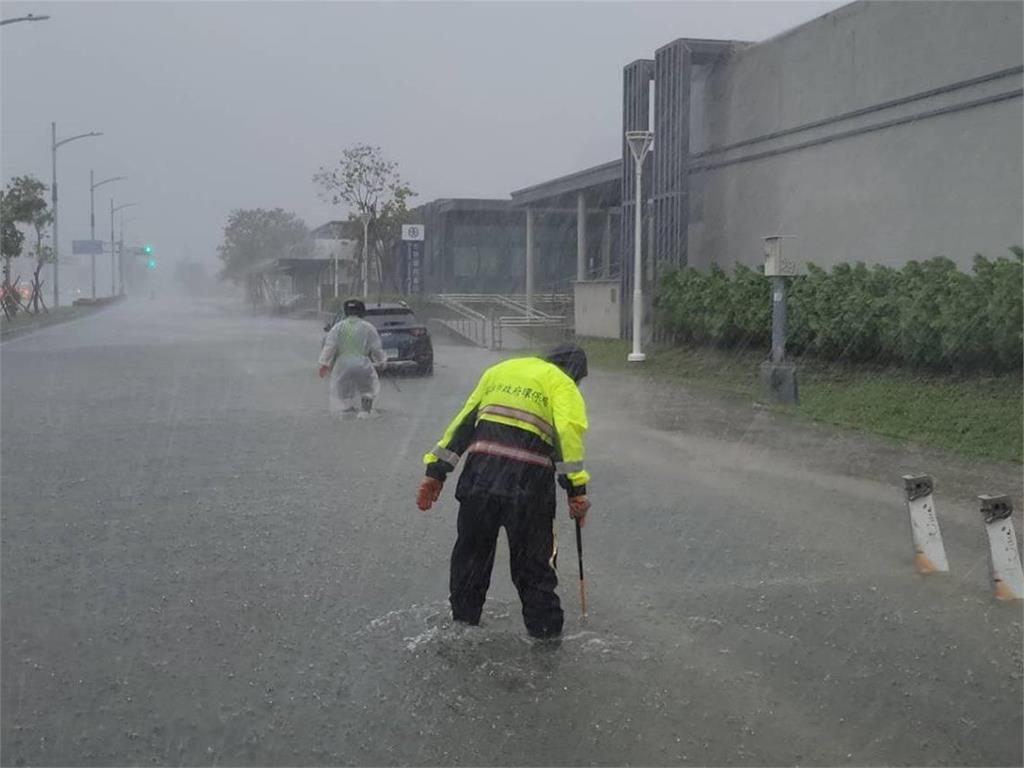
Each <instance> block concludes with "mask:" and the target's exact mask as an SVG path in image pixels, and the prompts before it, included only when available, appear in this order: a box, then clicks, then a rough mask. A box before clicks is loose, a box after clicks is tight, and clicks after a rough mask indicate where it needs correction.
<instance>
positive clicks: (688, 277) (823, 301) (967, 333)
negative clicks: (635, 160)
mask: <svg viewBox="0 0 1024 768" xmlns="http://www.w3.org/2000/svg"><path fill="white" fill-rule="evenodd" d="M1010 250H1011V255H1010V256H1008V257H1000V258H997V259H994V260H990V259H987V258H985V257H984V256H981V255H978V256H976V257H975V259H974V267H973V270H972V273H971V274H966V273H964V272H961V271H960V270H958V269H957V268H956V265H955V264H954V263H953V262H952V261H951V260H949V259H946V258H935V259H929V260H927V261H910V262H908V263H907V264H906V265H905V266H904V267H903V268H902V269H893V268H892V267H886V266H882V265H874V266H871V267H868V266H865V265H864V264H863V263H860V262H858V263H856V264H837V265H836V266H834V267H833V268H832V270H831V271H826V270H824V269H822V268H820V267H818V266H815V265H813V264H809V265H808V268H807V274H806V275H802V276H800V277H798V278H795V279H794V280H792V282H791V284H790V291H789V301H788V312H787V316H788V329H787V333H788V339H787V344H788V348H789V349H790V350H791V351H792V352H793V353H795V354H803V353H809V354H811V355H814V356H815V357H818V358H821V359H824V360H842V361H846V362H851V363H866V362H871V363H881V364H887V365H901V366H906V367H911V368H918V369H924V370H933V371H939V370H943V371H967V370H979V369H980V370H987V371H992V372H1006V371H1014V370H1020V368H1021V365H1022V363H1024V348H1022V341H1024V340H1022V328H1024V292H1022V287H1024V282H1022V278H1024V251H1022V250H1021V248H1019V247H1014V248H1011V249H1010ZM655 311H656V314H657V317H658V320H659V322H660V324H661V325H662V327H663V328H664V329H665V330H667V331H668V332H669V333H670V334H671V335H672V336H673V337H674V338H675V339H676V340H677V341H678V342H684V343H694V344H711V345H715V346H719V347H726V348H729V347H739V346H763V347H765V348H767V346H768V344H769V343H770V337H771V283H770V281H769V280H766V279H765V278H764V276H763V275H762V274H761V273H760V271H759V270H753V269H750V268H749V267H745V266H737V267H736V268H735V270H734V272H733V274H732V275H731V276H730V275H727V274H726V273H725V272H723V271H722V270H721V269H719V268H717V267H715V268H712V269H711V271H710V272H702V271H699V270H696V269H691V268H686V269H682V270H677V271H674V272H670V273H669V274H667V275H666V276H665V277H664V279H663V280H662V282H661V285H660V287H659V292H658V295H657V296H656V298H655Z"/></svg>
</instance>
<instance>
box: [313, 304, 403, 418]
mask: <svg viewBox="0 0 1024 768" xmlns="http://www.w3.org/2000/svg"><path fill="white" fill-rule="evenodd" d="M343 310H344V313H345V317H344V318H343V319H342V320H341V321H339V322H338V323H337V324H336V325H335V326H334V327H333V328H331V330H330V331H329V332H328V334H327V338H326V339H325V340H324V346H323V349H322V350H321V351H320V378H321V379H322V378H325V377H326V376H327V374H328V373H329V374H331V386H330V395H329V398H328V407H329V408H330V412H331V415H333V416H338V417H341V416H344V415H345V414H357V418H360V419H367V418H369V417H370V416H371V415H372V414H373V401H374V400H376V398H377V395H378V394H380V379H379V378H378V376H377V369H378V368H379V369H381V370H383V369H384V367H385V365H386V364H387V362H386V361H387V356H386V355H385V354H384V350H383V349H382V348H381V345H380V335H379V334H378V333H377V329H376V328H374V327H373V326H372V325H370V323H368V322H366V321H365V320H363V316H364V315H365V314H366V305H365V304H364V303H363V302H362V301H360V300H359V299H349V300H348V301H346V302H345V304H344V305H343Z"/></svg>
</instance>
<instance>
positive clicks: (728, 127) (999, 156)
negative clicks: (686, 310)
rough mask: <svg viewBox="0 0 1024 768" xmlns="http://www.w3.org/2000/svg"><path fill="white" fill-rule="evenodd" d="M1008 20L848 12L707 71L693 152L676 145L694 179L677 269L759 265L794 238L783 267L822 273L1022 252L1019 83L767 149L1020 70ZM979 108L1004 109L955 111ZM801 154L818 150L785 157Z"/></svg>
mask: <svg viewBox="0 0 1024 768" xmlns="http://www.w3.org/2000/svg"><path fill="white" fill-rule="evenodd" d="M1022 7H1024V6H1022V5H1021V4H1020V3H1008V2H1007V3H1003V2H862V3H855V4H853V5H850V6H847V7H845V8H842V9H840V10H839V11H837V12H835V13H832V14H829V15H827V16H824V17H822V18H820V19H817V20H815V21H813V22H811V23H809V24H806V25H804V26H802V27H799V28H797V29H795V30H792V31H790V32H788V33H786V34H784V35H781V36H779V37H777V38H774V39H772V40H769V41H766V42H764V43H760V44H757V45H753V46H750V47H748V48H746V49H743V50H741V51H739V52H737V53H735V54H733V55H732V56H730V57H729V59H728V60H727V61H726V62H725V63H723V64H721V65H718V66H716V67H714V68H713V69H712V70H711V71H710V72H709V74H708V78H707V83H706V87H705V98H706V103H705V104H704V105H703V114H704V118H703V119H704V135H705V137H706V141H705V145H704V146H701V147H695V146H691V151H693V152H696V153H700V154H698V155H696V156H695V157H694V158H693V163H694V165H695V166H697V167H698V168H699V167H700V166H701V165H705V166H707V170H705V171H703V172H700V171H698V172H697V173H696V174H695V175H697V176H699V177H700V178H697V179H694V178H693V176H691V181H694V182H695V183H694V184H693V189H692V190H691V195H692V206H691V227H690V232H689V238H690V241H689V254H690V264H692V265H693V266H700V267H706V266H708V265H709V264H711V263H718V264H719V265H721V266H723V267H728V266H729V265H731V264H733V263H736V262H742V263H746V264H758V263H760V262H761V259H762V256H761V254H762V247H761V238H762V237H763V236H764V235H768V234H783V235H793V236H795V237H796V238H797V239H796V240H794V241H793V243H792V247H793V249H794V251H795V254H796V255H797V256H798V257H799V258H801V259H804V260H811V261H814V262H815V263H818V264H821V265H823V266H828V265H831V264H834V263H837V262H842V261H858V260H862V261H866V262H880V263H885V264H890V265H900V264H902V263H904V262H906V261H907V260H909V259H920V258H929V257H932V256H937V255H946V256H949V257H951V258H953V259H954V260H956V261H957V263H958V264H960V265H961V266H962V267H963V268H969V266H970V262H971V259H972V258H973V255H974V254H975V253H977V252H983V253H986V254H988V255H1002V254H1004V253H1005V252H1006V249H1007V248H1008V247H1009V246H1010V245H1016V244H1021V242H1022V233H1021V227H1022V218H1024V205H1022V197H1024V185H1022V178H1024V163H1022V156H1024V152H1022V135H1024V119H1022V101H1021V98H1020V97H1019V95H1017V96H1013V95H1012V94H1013V92H1015V91H1019V89H1020V88H1021V76H1020V74H1019V73H1014V74H1009V75H1004V76H1001V77H998V78H995V79H992V80H989V81H987V82H979V83H975V84H973V85H970V86H969V87H963V88H959V89H957V90H955V91H952V92H948V93H941V94H934V95H931V96H929V97H927V98H922V99H918V100H915V101H912V102H910V103H905V104H900V105H894V106H889V107H887V108H884V109H881V110H878V111H872V112H870V113H868V114H861V115H854V116H849V117H846V118H844V119H842V120H840V121H837V122H832V123H830V124H828V125H822V126H817V127H808V128H806V129H803V130H800V131H798V132H796V133H793V134H790V135H786V136H780V137H775V138H772V137H770V136H768V134H772V133H774V132H777V131H781V130H785V129H789V128H793V127H797V126H802V125H806V124H807V123H813V122H816V121H822V120H826V119H828V118H832V117H835V116H839V115H844V114H845V113H848V112H851V111H854V110H866V109H869V108H871V107H874V106H876V105H881V104H883V103H884V102H887V101H891V100H895V99H901V98H904V97H909V96H912V95H915V94H921V93H923V92H926V91H930V90H933V89H939V88H942V87H944V86H948V85H951V84H954V83H958V82H962V81H965V80H969V79H974V78H980V77H982V76H985V75H989V74H991V73H996V72H1000V71H1005V70H1007V69H1011V68H1014V67H1020V66H1021V64H1022V58H1024V56H1022V34H1024V30H1022ZM990 98H1003V99H1004V100H1002V101H998V102H997V103H991V104H987V105H983V106H975V107H969V104H970V103H972V102H976V101H982V100H985V99H990ZM945 109H952V110H955V111H950V112H948V113H946V114H940V115H937V116H929V114H928V113H931V112H935V111H937V110H945ZM900 120H907V122H903V123H902V124H898V125H893V126H891V127H886V128H882V129H880V130H870V132H861V133H857V132H858V131H860V130H863V129H872V128H873V127H875V126H878V125H880V124H882V123H885V122H888V121H900ZM847 133H851V134H856V135H850V136H845V137H843V136H842V134H847ZM748 141H749V142H750V143H749V144H746V145H745V146H741V147H735V148H732V149H729V148H728V147H729V145H732V144H735V143H737V142H748ZM814 141H822V142H826V143H820V144H818V145H816V146H809V147H806V148H803V149H796V150H795V151H787V150H791V149H792V148H793V147H794V146H795V145H798V144H802V143H805V142H814ZM709 148H710V151H707V152H702V150H707V149H709ZM723 148H724V149H723ZM776 151H779V152H781V153H780V154H775V155H774V156H771V157H763V158H760V159H752V158H751V156H753V155H759V154H762V153H771V152H776Z"/></svg>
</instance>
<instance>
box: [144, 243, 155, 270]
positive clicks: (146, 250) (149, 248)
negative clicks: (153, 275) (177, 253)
mask: <svg viewBox="0 0 1024 768" xmlns="http://www.w3.org/2000/svg"><path fill="white" fill-rule="evenodd" d="M142 252H143V253H144V254H146V255H147V256H149V255H150V254H152V253H153V246H152V245H144V246H142ZM150 261H151V262H152V264H153V267H155V266H156V262H155V261H153V260H152V259H150ZM153 267H150V269H152V268H153Z"/></svg>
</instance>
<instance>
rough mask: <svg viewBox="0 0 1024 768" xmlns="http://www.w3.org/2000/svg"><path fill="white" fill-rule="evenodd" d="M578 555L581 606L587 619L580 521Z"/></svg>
mask: <svg viewBox="0 0 1024 768" xmlns="http://www.w3.org/2000/svg"><path fill="white" fill-rule="evenodd" d="M576 555H577V557H578V558H579V562H580V606H581V607H582V609H583V618H584V619H585V618H587V580H586V579H585V578H583V532H582V531H581V530H580V521H579V520H577V521H576Z"/></svg>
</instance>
